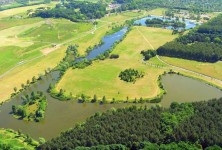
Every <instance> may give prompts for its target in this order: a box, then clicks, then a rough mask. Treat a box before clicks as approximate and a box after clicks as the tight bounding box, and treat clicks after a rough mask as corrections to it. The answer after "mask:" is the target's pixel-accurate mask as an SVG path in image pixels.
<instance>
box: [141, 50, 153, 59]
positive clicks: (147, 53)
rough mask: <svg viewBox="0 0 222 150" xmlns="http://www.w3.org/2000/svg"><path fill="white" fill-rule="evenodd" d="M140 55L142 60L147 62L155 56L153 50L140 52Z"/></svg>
mask: <svg viewBox="0 0 222 150" xmlns="http://www.w3.org/2000/svg"><path fill="white" fill-rule="evenodd" d="M141 54H142V55H143V56H144V60H149V59H150V58H152V57H155V56H156V51H154V50H147V51H141Z"/></svg>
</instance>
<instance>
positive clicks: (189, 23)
mask: <svg viewBox="0 0 222 150" xmlns="http://www.w3.org/2000/svg"><path fill="white" fill-rule="evenodd" d="M154 18H158V19H161V20H163V21H173V20H176V18H172V19H169V18H163V17H162V16H153V15H152V16H147V17H144V18H142V19H139V20H136V21H135V22H134V24H141V25H142V26H146V23H145V22H146V20H147V19H149V20H152V19H154ZM179 21H180V22H184V23H185V24H186V27H185V29H192V28H194V27H196V26H197V25H198V24H197V23H195V22H193V21H191V20H188V19H185V21H182V19H179ZM166 29H170V30H172V29H173V27H172V26H167V27H166ZM179 29H181V28H179Z"/></svg>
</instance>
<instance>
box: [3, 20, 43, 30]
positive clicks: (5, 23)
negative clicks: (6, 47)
mask: <svg viewBox="0 0 222 150" xmlns="http://www.w3.org/2000/svg"><path fill="white" fill-rule="evenodd" d="M42 20H43V19H42V18H37V17H36V18H23V19H16V18H4V19H2V20H1V21H0V31H1V30H3V29H7V28H11V27H14V26H20V25H25V24H33V23H36V22H40V21H42Z"/></svg>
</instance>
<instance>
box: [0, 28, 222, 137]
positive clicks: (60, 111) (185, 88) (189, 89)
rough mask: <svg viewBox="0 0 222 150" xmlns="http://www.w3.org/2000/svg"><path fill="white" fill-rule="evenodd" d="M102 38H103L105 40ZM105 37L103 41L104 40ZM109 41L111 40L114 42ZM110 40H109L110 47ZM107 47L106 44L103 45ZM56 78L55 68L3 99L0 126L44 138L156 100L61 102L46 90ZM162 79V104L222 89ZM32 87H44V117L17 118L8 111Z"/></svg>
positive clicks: (216, 94) (118, 36)
mask: <svg viewBox="0 0 222 150" xmlns="http://www.w3.org/2000/svg"><path fill="white" fill-rule="evenodd" d="M125 32H126V29H125V28H124V29H123V30H121V31H119V32H117V33H115V34H113V35H109V36H106V37H104V39H105V40H106V39H107V38H113V41H114V42H115V41H118V40H120V39H121V37H122V36H123V35H124V34H125ZM104 39H103V40H104ZM105 40H104V44H106V41H105ZM114 42H112V44H113V43H114ZM112 44H110V43H109V45H110V47H111V46H112ZM102 46H103V47H105V49H106V50H107V46H104V45H102ZM95 50H97V51H96V52H95V51H94V50H93V51H94V52H95V53H96V54H97V55H99V54H101V53H102V52H104V49H99V50H98V48H96V49H95ZM93 51H92V52H91V56H92V57H89V56H87V58H88V59H92V58H94V57H96V56H97V55H95V54H92V53H93ZM89 55H90V54H89ZM58 78H59V72H58V71H54V72H51V73H50V74H48V75H46V76H44V77H43V78H42V80H39V81H38V82H37V83H35V84H34V85H32V86H31V87H29V88H28V89H27V90H25V91H24V92H22V93H21V94H20V95H18V96H16V97H15V98H13V99H11V100H10V101H8V102H6V103H5V104H3V105H2V106H0V118H1V121H0V128H12V129H14V130H18V129H21V131H22V132H24V133H26V134H29V135H31V136H32V137H33V138H36V139H37V138H38V137H44V138H46V139H47V140H48V139H51V138H53V137H55V136H57V135H58V134H59V133H60V132H61V131H65V130H67V129H69V128H71V127H73V126H74V125H75V123H77V122H83V121H85V119H86V118H88V117H89V116H91V115H93V114H94V113H96V112H99V111H100V112H103V111H106V110H108V109H111V108H113V107H114V108H122V107H127V106H130V105H138V106H139V105H147V106H151V105H155V104H149V103H145V104H126V103H122V104H102V105H100V104H98V103H83V104H82V103H78V102H77V101H66V102H62V101H59V100H56V99H54V98H52V97H51V96H50V95H49V94H48V93H47V89H48V87H49V84H50V83H52V84H54V83H56V80H57V79H58ZM162 83H163V85H164V88H165V90H166V91H167V94H166V95H164V97H163V99H162V101H161V103H160V104H161V105H162V106H163V107H168V106H169V105H170V103H171V102H173V101H177V102H193V101H200V100H208V99H211V98H219V97H222V92H221V91H220V90H218V89H217V88H215V87H212V86H209V85H207V84H205V83H203V82H201V81H198V80H194V79H191V78H188V77H183V76H179V75H175V74H174V75H169V74H167V75H165V76H163V77H162ZM32 91H43V92H44V95H46V97H47V100H48V106H47V110H46V112H45V118H44V120H43V121H41V122H39V123H36V122H28V121H24V120H18V119H16V118H14V117H13V116H12V114H11V109H12V105H17V104H21V103H22V100H21V96H22V95H26V94H30V93H31V92H32Z"/></svg>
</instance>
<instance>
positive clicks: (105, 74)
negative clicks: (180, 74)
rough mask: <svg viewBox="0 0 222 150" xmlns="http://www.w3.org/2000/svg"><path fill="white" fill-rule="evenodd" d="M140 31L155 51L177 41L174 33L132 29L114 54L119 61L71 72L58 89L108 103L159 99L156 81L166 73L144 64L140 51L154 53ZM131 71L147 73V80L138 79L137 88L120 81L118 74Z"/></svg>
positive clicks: (153, 29) (108, 60)
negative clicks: (113, 100) (172, 41)
mask: <svg viewBox="0 0 222 150" xmlns="http://www.w3.org/2000/svg"><path fill="white" fill-rule="evenodd" d="M137 28H138V29H137ZM139 31H141V32H143V34H144V36H145V37H146V38H147V40H149V41H150V42H151V43H152V46H153V47H154V48H157V47H159V46H160V45H162V44H164V43H165V42H167V41H171V40H173V39H174V38H175V37H176V36H175V35H171V32H172V31H170V30H164V29H156V28H147V27H133V30H132V31H130V33H129V34H128V35H127V37H126V39H124V40H123V42H121V43H120V44H119V45H118V46H117V47H116V48H115V49H114V51H113V53H114V54H119V56H120V58H119V59H115V60H111V59H107V60H104V61H97V62H94V63H93V65H91V66H89V67H86V68H85V69H75V70H73V69H69V70H68V71H67V72H66V74H65V75H64V76H63V78H62V80H61V81H60V82H59V84H58V85H57V89H61V88H62V89H65V90H66V92H67V93H70V92H72V93H73V94H83V93H84V94H86V95H88V96H93V95H94V94H96V95H97V96H98V97H99V98H101V97H102V96H106V97H107V99H109V100H111V99H112V98H113V97H114V98H115V99H116V100H123V99H126V97H127V96H128V97H129V99H134V98H135V97H136V98H140V97H144V98H152V97H155V96H156V95H158V94H159V93H160V89H159V87H158V83H157V79H158V76H159V75H160V74H162V73H163V72H164V69H159V68H156V67H152V66H149V65H145V64H143V63H142V62H141V60H142V55H140V52H141V50H147V49H152V47H151V46H150V45H149V44H148V43H147V41H146V40H145V39H144V37H143V36H142V35H141V34H140V33H139ZM128 68H134V69H137V70H140V71H144V72H145V77H144V78H142V79H138V81H137V82H136V83H135V84H133V83H126V82H124V81H121V80H120V79H119V77H118V75H119V73H120V72H121V71H123V70H125V69H128Z"/></svg>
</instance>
